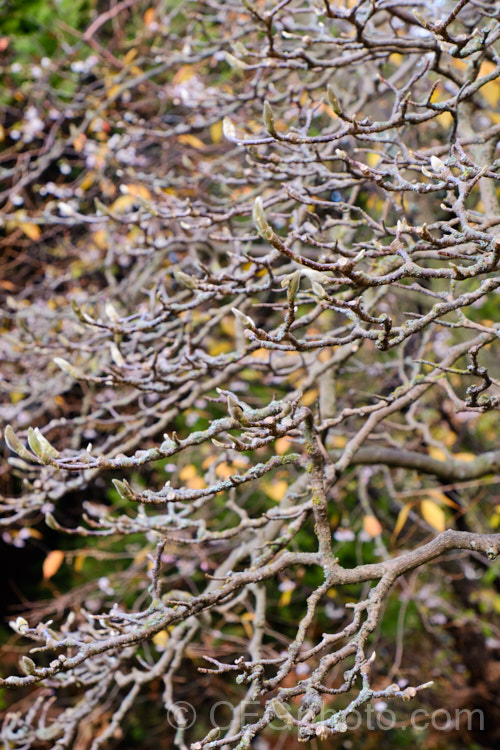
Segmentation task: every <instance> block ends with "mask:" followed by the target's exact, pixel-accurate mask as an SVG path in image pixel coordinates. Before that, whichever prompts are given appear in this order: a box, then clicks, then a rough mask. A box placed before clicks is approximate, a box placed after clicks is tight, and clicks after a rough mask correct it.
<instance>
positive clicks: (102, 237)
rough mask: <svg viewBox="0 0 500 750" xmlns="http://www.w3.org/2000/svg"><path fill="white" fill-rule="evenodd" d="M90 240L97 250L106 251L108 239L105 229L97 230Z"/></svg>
mask: <svg viewBox="0 0 500 750" xmlns="http://www.w3.org/2000/svg"><path fill="white" fill-rule="evenodd" d="M92 239H93V241H94V244H95V245H96V246H97V247H98V248H99V250H106V248H107V247H108V241H109V238H108V233H107V231H106V230H105V229H98V230H97V232H93V233H92Z"/></svg>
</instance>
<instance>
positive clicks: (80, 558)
mask: <svg viewBox="0 0 500 750" xmlns="http://www.w3.org/2000/svg"><path fill="white" fill-rule="evenodd" d="M84 562H85V555H77V556H76V557H75V559H74V562H73V570H74V571H75V573H81V572H82V570H83V564H84Z"/></svg>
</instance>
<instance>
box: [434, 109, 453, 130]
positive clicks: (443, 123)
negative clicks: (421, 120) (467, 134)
mask: <svg viewBox="0 0 500 750" xmlns="http://www.w3.org/2000/svg"><path fill="white" fill-rule="evenodd" d="M434 122H437V123H438V124H439V126H440V127H441V128H443V129H444V130H447V129H448V128H449V127H450V126H451V125H452V123H453V115H452V114H451V112H441V114H440V115H438V116H437V117H435V118H434Z"/></svg>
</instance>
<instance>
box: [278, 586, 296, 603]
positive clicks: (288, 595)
mask: <svg viewBox="0 0 500 750" xmlns="http://www.w3.org/2000/svg"><path fill="white" fill-rule="evenodd" d="M292 594H293V591H292V589H287V590H286V591H283V593H282V594H281V596H280V600H279V606H280V607H286V606H288V604H290V602H291V600H292Z"/></svg>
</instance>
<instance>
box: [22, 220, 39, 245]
mask: <svg viewBox="0 0 500 750" xmlns="http://www.w3.org/2000/svg"><path fill="white" fill-rule="evenodd" d="M19 226H20V227H21V229H22V230H23V232H24V234H25V235H26V237H29V238H30V240H34V241H36V240H39V239H40V235H41V234H42V233H41V231H40V227H39V226H38V224H30V223H29V222H27V221H22V222H21V223H20V224H19Z"/></svg>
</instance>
